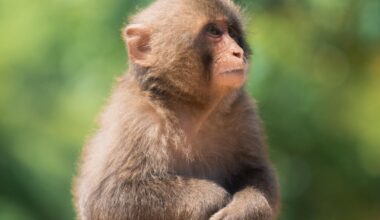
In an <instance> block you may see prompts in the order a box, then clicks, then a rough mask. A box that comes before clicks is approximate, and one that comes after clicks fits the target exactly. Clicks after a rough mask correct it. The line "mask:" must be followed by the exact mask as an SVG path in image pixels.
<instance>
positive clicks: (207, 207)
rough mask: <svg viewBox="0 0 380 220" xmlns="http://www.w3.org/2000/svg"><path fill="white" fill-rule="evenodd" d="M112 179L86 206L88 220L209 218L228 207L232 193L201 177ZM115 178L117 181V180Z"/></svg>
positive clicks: (198, 219)
mask: <svg viewBox="0 0 380 220" xmlns="http://www.w3.org/2000/svg"><path fill="white" fill-rule="evenodd" d="M112 179H113V178H111V179H108V180H106V182H108V181H111V182H113V183H111V182H108V183H106V182H103V183H102V185H103V186H105V185H108V186H107V188H103V187H102V186H100V188H98V190H96V193H94V194H93V195H91V197H90V198H89V200H88V202H87V203H86V207H85V217H84V218H83V219H88V220H90V219H91V220H153V219H154V220H164V219H170V220H176V219H178V220H180V219H190V220H192V219H194V220H200V219H208V218H209V217H210V216H211V215H212V214H213V213H215V212H216V211H217V210H219V209H221V208H222V207H224V206H225V205H226V204H227V203H228V202H229V200H230V195H229V193H228V192H227V191H225V190H224V189H223V188H222V187H220V186H218V185H216V184H214V183H212V182H209V181H206V180H199V179H184V178H181V177H175V176H173V177H169V178H167V177H166V178H162V179H161V178H154V179H150V180H141V181H132V182H124V181H123V180H122V179H119V180H116V179H113V180H112ZM114 181H115V182H114Z"/></svg>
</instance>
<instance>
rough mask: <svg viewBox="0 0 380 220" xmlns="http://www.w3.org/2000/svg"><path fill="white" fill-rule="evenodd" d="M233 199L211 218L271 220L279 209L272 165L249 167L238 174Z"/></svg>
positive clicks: (215, 219) (214, 219)
mask: <svg viewBox="0 0 380 220" xmlns="http://www.w3.org/2000/svg"><path fill="white" fill-rule="evenodd" d="M234 179H235V181H238V183H236V182H235V183H234V184H236V187H237V189H236V191H235V193H234V194H233V199H232V201H231V202H230V203H229V204H228V205H227V206H226V207H225V208H223V209H221V210H219V211H218V212H217V213H216V214H215V215H213V216H212V217H211V220H220V219H223V220H226V219H231V220H232V219H237V220H245V219H247V220H248V219H255V220H271V219H274V218H275V217H276V213H277V209H278V189H277V181H276V179H275V175H274V174H273V171H272V169H271V167H270V165H265V166H263V167H259V168H248V169H246V170H244V171H242V172H241V173H240V174H239V175H238V176H236V177H235V178H234Z"/></svg>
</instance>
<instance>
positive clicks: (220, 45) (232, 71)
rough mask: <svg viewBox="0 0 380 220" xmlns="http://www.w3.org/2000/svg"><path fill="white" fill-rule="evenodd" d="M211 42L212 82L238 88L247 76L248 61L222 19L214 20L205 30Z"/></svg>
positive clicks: (221, 85) (219, 85)
mask: <svg viewBox="0 0 380 220" xmlns="http://www.w3.org/2000/svg"><path fill="white" fill-rule="evenodd" d="M207 38H208V39H209V41H210V42H211V44H213V47H212V48H213V54H214V57H215V59H214V64H213V70H212V76H213V82H214V83H215V85H216V86H218V87H222V88H224V87H226V88H232V89H234V88H235V89H236V88H240V87H241V86H242V85H243V84H244V82H245V81H246V78H247V70H248V63H247V61H246V58H245V56H244V50H243V49H242V48H241V47H240V46H239V45H238V44H237V43H236V41H235V40H234V39H233V38H232V37H231V35H230V33H229V31H228V24H227V23H226V22H224V21H219V22H215V24H213V26H212V27H211V28H210V29H208V31H207Z"/></svg>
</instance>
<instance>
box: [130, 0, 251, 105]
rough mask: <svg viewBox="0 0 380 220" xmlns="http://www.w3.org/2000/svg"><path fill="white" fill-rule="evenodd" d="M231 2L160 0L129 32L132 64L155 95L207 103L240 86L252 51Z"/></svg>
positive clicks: (144, 86)
mask: <svg viewBox="0 0 380 220" xmlns="http://www.w3.org/2000/svg"><path fill="white" fill-rule="evenodd" d="M243 35H244V33H243V28H242V24H241V18H240V12H239V8H238V7H237V6H236V5H235V4H233V2H232V1H230V0H157V1H155V2H154V3H153V4H152V5H151V6H150V7H148V8H147V9H145V10H143V11H142V12H140V13H139V14H137V15H136V16H134V17H133V18H132V19H131V22H130V24H129V25H127V27H126V28H125V29H124V30H123V38H124V40H125V42H126V44H127V47H128V55H129V60H130V68H131V69H132V71H130V72H132V74H136V79H137V80H138V81H139V84H140V86H141V88H142V89H143V90H145V91H148V92H150V93H151V95H152V96H155V97H161V98H162V97H165V98H167V97H174V98H175V99H176V100H181V99H183V100H187V101H189V100H191V102H194V101H197V102H200V103H202V102H204V101H206V100H209V99H210V97H212V96H215V94H218V93H219V94H220V93H223V94H225V93H226V92H230V91H236V90H239V89H240V88H241V87H242V85H243V84H244V82H245V80H246V77H247V68H248V57H249V54H250V51H249V48H248V46H247V43H246V41H245V39H244V36H243Z"/></svg>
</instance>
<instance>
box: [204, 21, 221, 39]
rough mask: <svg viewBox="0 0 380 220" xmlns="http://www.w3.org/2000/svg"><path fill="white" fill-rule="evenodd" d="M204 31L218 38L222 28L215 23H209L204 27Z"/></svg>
mask: <svg viewBox="0 0 380 220" xmlns="http://www.w3.org/2000/svg"><path fill="white" fill-rule="evenodd" d="M206 33H207V34H208V35H209V36H211V37H213V38H219V37H221V36H222V35H223V30H221V29H220V28H219V27H218V26H216V25H215V24H210V25H208V26H207V27H206Z"/></svg>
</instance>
